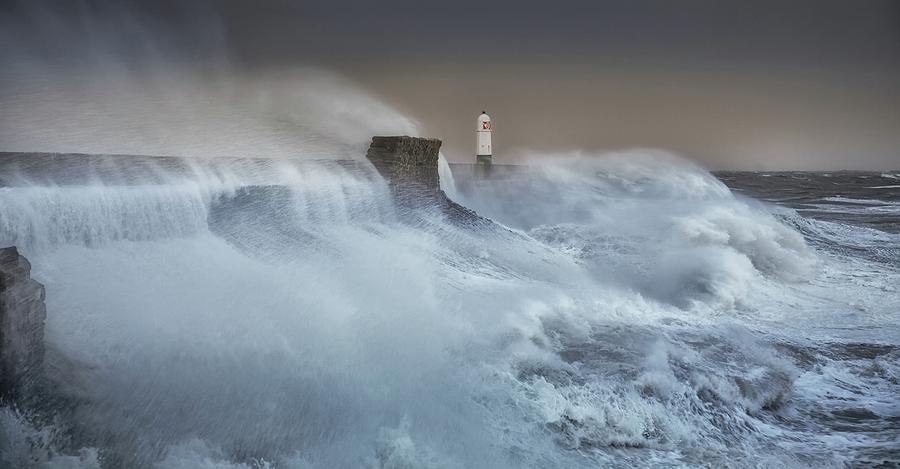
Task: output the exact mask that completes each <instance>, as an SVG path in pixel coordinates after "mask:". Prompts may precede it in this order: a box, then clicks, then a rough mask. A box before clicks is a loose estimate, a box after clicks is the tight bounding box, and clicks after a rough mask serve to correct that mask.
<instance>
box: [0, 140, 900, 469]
mask: <svg viewBox="0 0 900 469" xmlns="http://www.w3.org/2000/svg"><path fill="white" fill-rule="evenodd" d="M556 161H558V163H556V164H553V165H550V166H544V167H542V168H540V169H539V170H537V174H536V175H532V177H531V179H530V180H529V191H517V190H516V189H517V188H516V187H514V185H512V186H510V185H506V186H504V185H498V186H493V187H489V188H488V189H489V191H488V192H486V193H484V192H482V193H477V194H470V195H469V196H468V197H469V199H468V200H464V199H462V198H461V199H460V200H461V201H463V202H466V203H468V204H469V205H470V206H473V207H474V208H476V209H478V210H480V211H481V212H482V213H484V214H485V215H487V216H490V217H492V218H494V219H495V220H498V221H500V222H503V223H506V224H507V225H508V226H511V227H513V228H514V229H516V230H521V231H506V230H502V229H487V230H481V231H478V230H473V229H466V228H461V227H457V226H456V225H454V224H453V223H451V222H450V221H448V220H445V219H444V218H443V216H442V215H440V214H438V213H430V212H424V213H419V214H414V216H415V218H416V219H418V220H419V222H415V223H410V222H409V218H408V215H409V214H407V215H406V216H404V217H399V214H398V213H396V210H397V209H395V208H394V206H393V203H392V201H391V199H390V195H389V191H388V190H387V187H386V185H385V183H384V181H383V180H381V179H380V178H379V177H378V176H377V175H376V174H375V173H374V171H372V170H356V171H349V170H347V169H345V168H341V167H340V166H336V165H329V164H325V163H289V162H284V163H281V164H278V165H275V166H274V167H269V166H265V167H264V168H262V169H259V170H258V171H249V172H247V171H246V168H244V170H245V171H243V172H242V174H231V175H230V176H229V175H228V174H227V172H225V173H219V174H220V176H221V175H224V176H222V177H216V178H211V179H210V178H197V177H195V176H180V177H179V178H170V182H169V183H166V184H159V183H155V184H152V185H138V186H108V185H103V184H95V185H90V186H67V187H47V186H34V185H30V186H23V187H13V188H6V189H3V191H2V192H0V200H2V201H3V203H2V204H0V240H2V244H9V243H11V242H15V243H18V244H20V245H21V246H22V247H23V252H24V253H25V254H26V255H27V256H28V257H29V258H30V259H31V261H32V264H33V266H34V275H35V277H36V278H37V279H38V280H40V281H41V282H42V283H44V284H45V285H46V287H47V291H48V295H47V303H48V321H47V340H48V344H49V346H50V347H51V349H52V353H51V355H50V360H51V363H55V364H56V366H58V367H60V368H62V369H65V370H66V371H65V372H64V373H63V372H59V373H57V374H55V375H54V376H53V379H54V380H55V382H56V384H57V385H58V386H60V389H61V390H62V391H63V392H64V393H65V394H67V395H69V396H70V397H73V398H77V399H80V400H81V402H82V404H81V405H80V406H78V407H77V410H76V411H75V412H74V414H72V416H71V417H70V418H69V420H68V422H64V423H60V424H59V425H62V427H65V428H62V427H58V428H55V431H57V432H61V431H67V432H70V433H72V434H75V435H77V439H78V441H79V442H80V443H79V445H83V446H81V447H80V448H81V449H79V448H68V447H60V446H59V444H58V443H57V442H55V440H54V439H53V438H50V437H46V438H43V439H41V438H37V437H36V436H35V435H47V434H48V432H51V431H52V430H54V427H50V428H47V429H43V430H39V429H34V428H29V426H28V424H27V423H25V422H23V421H22V420H21V419H20V418H17V417H15V416H12V415H9V411H8V410H7V411H6V412H7V413H6V414H4V422H5V423H4V424H3V431H4V432H6V433H7V434H9V435H11V436H10V438H8V441H9V442H10V443H7V446H5V447H3V448H2V449H3V452H2V454H3V458H4V461H6V462H8V463H10V464H14V465H15V464H19V463H21V461H25V460H29V459H31V460H37V461H44V462H45V463H46V464H48V465H49V466H52V467H59V466H61V465H64V464H72V465H75V466H76V467H78V466H79V465H80V467H95V466H96V465H97V464H98V458H99V460H100V461H104V463H105V464H108V465H112V466H116V465H127V466H133V465H139V466H140V465H145V466H150V467H166V468H169V467H171V468H176V467H203V466H204V465H205V466H209V467H268V465H274V466H275V467H361V466H372V467H548V466H557V467H559V466H569V467H572V466H582V465H583V466H593V465H596V464H598V463H599V464H614V463H615V464H628V465H646V464H651V463H654V462H655V463H662V462H667V463H672V464H687V465H693V464H698V463H700V462H701V461H718V462H719V463H724V461H730V462H731V463H732V464H736V465H740V466H743V465H753V464H758V463H759V462H760V461H762V464H764V465H767V466H777V465H783V466H797V465H829V464H832V463H836V464H840V461H842V460H850V459H851V458H852V455H853V448H855V447H859V446H865V447H872V446H877V444H878V443H877V442H874V443H873V442H872V438H876V439H877V437H871V436H867V435H862V434H860V435H857V436H856V437H853V438H855V439H853V438H851V437H850V436H852V434H851V435H850V436H847V435H844V434H835V435H832V436H830V437H828V438H824V437H823V436H822V433H821V430H816V428H817V426H821V424H818V423H816V422H815V421H814V419H811V418H810V417H809V416H808V415H807V414H806V412H807V408H806V407H803V405H807V406H811V405H813V404H815V405H817V406H824V408H825V409H827V410H828V411H830V410H831V408H830V407H829V406H831V405H834V404H833V403H832V401H828V400H827V399H824V398H821V397H816V396H820V395H821V394H822V393H823V392H832V395H843V394H845V391H843V390H842V389H843V388H842V387H841V386H843V384H842V383H845V382H846V379H839V378H830V377H829V375H830V374H833V373H844V374H848V376H849V377H852V379H855V380H864V379H867V378H865V375H864V374H859V373H865V368H864V367H861V368H859V369H855V368H852V367H851V368H847V367H846V365H843V364H842V362H835V361H832V362H831V363H832V364H830V365H828V367H826V368H825V370H826V371H825V373H826V374H821V373H820V372H816V371H812V372H811V371H807V370H805V369H800V368H798V367H797V365H796V364H795V362H794V361H793V360H792V359H791V356H790V355H786V354H785V353H784V352H783V351H781V350H782V349H780V348H778V347H776V346H775V345H774V344H778V343H784V344H794V345H797V346H807V345H811V346H812V345H813V344H810V343H809V342H808V340H807V339H805V337H806V335H805V332H804V330H803V324H804V323H805V322H808V321H815V322H825V323H832V322H836V323H838V324H837V325H847V324H850V325H863V326H865V330H871V329H869V328H870V327H883V326H886V325H887V324H890V323H891V321H894V320H895V319H896V317H895V313H890V311H892V310H891V307H892V306H890V304H895V305H896V301H897V295H896V291H891V290H881V291H880V293H877V292H878V290H877V289H874V290H873V289H872V288H871V287H870V286H868V285H865V284H861V285H858V286H857V287H853V288H845V289H844V290H842V292H847V291H855V292H857V293H858V295H859V296H860V297H865V296H866V295H869V296H871V295H872V294H873V292H875V293H877V294H879V295H880V300H879V299H878V298H875V299H873V300H871V301H870V303H869V304H868V306H867V308H869V309H867V310H865V311H864V312H863V313H858V314H857V316H856V317H855V318H850V319H846V318H845V319H840V318H838V316H839V315H837V314H836V313H837V312H839V311H841V310H842V308H841V307H840V306H838V305H837V304H836V302H839V301H841V294H840V293H839V294H835V293H834V292H832V293H830V294H829V291H828V290H829V289H833V288H834V286H835V285H838V284H841V283H842V282H844V281H845V279H846V278H847V277H846V275H843V274H842V273H841V272H842V270H841V269H843V268H845V267H846V264H834V263H833V262H838V261H837V260H833V261H832V260H829V259H823V258H822V254H816V253H815V252H814V251H812V250H811V249H810V248H809V247H807V246H806V244H805V243H804V241H803V238H802V237H801V236H800V235H799V234H798V233H797V232H796V231H794V230H792V229H791V228H789V227H787V226H786V225H784V224H782V223H780V222H779V221H777V220H776V219H775V218H774V217H773V216H772V215H770V214H769V213H768V212H767V211H766V210H765V209H764V207H761V206H755V205H753V204H751V203H748V202H745V201H742V200H739V199H736V198H735V197H734V196H732V195H731V193H730V192H729V191H728V190H727V188H725V187H724V186H723V185H722V184H721V183H720V182H718V181H717V180H715V179H714V178H713V177H711V176H710V175H708V174H707V173H705V172H703V171H702V170H700V169H698V168H695V167H693V166H692V165H690V164H688V163H686V162H684V161H681V160H679V159H677V158H675V157H672V156H670V155H663V154H658V153H645V152H634V153H626V154H617V155H607V156H600V157H582V158H575V159H569V160H556ZM257 164H259V163H257ZM273 168H274V170H273ZM273 171H274V173H273ZM200 173H203V172H200ZM248 173H249V176H248ZM276 173H277V175H278V176H275V174H276ZM193 174H198V173H197V172H194V173H193ZM154 177H155V178H157V179H156V181H157V182H158V178H159V177H160V176H159V174H155V175H154ZM260 178H262V179H271V180H274V181H277V182H278V186H277V187H260V186H258V182H259V181H260ZM222 181H228V183H227V184H225V183H223V182H222ZM445 184H446V183H445ZM857 267H860V268H861V267H864V265H863V266H857ZM860 268H857V269H856V270H854V271H853V272H861V269H860ZM869 268H870V269H875V267H874V266H869ZM823 269H824V270H823ZM823 272H824V274H823ZM885 274H887V275H895V276H896V273H893V274H891V273H890V272H884V271H882V275H885ZM829 276H833V277H834V278H832V279H829ZM895 278H897V277H895ZM810 282H811V283H810ZM854 288H855V289H854ZM879 302H880V303H881V305H880V306H879ZM890 302H893V303H890ZM885 304H887V306H885ZM822 308H828V309H822ZM893 311H896V310H893ZM860 314H862V315H863V316H860ZM892 314H894V315H892ZM835 318H837V319H835ZM823 320H824V321H823ZM814 330H816V331H817V332H816V333H817V334H820V335H821V334H826V337H832V336H827V334H830V333H833V332H834V331H833V330H829V329H828V328H827V327H816V328H814ZM865 330H864V331H863V334H864V335H865V334H869V335H871V334H870V333H866V332H865ZM761 331H765V333H761ZM892 334H893V332H884V333H883V335H881V337H883V338H886V339H890V337H891V336H892ZM881 366H882V367H883V369H885V370H887V371H886V372H887V373H894V374H895V375H896V373H897V369H896V366H895V364H891V362H890V361H884V362H883V364H882V365H881ZM854 370H856V371H854ZM847 379H851V378H847ZM860 386H864V389H866V391H865V392H866V393H867V394H868V395H869V396H870V397H869V398H866V399H863V400H862V401H861V402H860V404H859V405H861V406H864V407H867V408H872V409H873V411H877V415H879V416H882V417H885V416H891V415H894V416H896V408H894V407H892V406H891V404H890V400H889V399H890V398H889V397H888V396H890V393H891V392H893V391H895V387H896V386H892V385H890V384H889V382H888V381H883V380H878V379H876V380H875V381H874V382H871V383H869V384H866V382H862V383H861V384H860ZM823 389H831V390H832V391H823ZM804 403H809V404H804ZM879 403H881V404H879ZM801 404H802V405H801ZM838 405H839V403H838ZM879 406H880V407H879ZM798 407H799V409H798ZM783 419H787V421H788V422H796V424H789V425H786V424H785V423H784V420H783ZM29 438H31V439H30V440H29ZM48 448H49V449H50V451H49V452H46V451H47V449H48ZM847 448H850V450H849V452H848V450H847ZM54 464H56V465H57V466H53V465H54Z"/></svg>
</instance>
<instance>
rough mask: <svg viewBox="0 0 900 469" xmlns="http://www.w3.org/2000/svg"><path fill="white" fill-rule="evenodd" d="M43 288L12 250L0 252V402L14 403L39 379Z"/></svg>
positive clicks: (30, 389)
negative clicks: (10, 401) (1, 400)
mask: <svg viewBox="0 0 900 469" xmlns="http://www.w3.org/2000/svg"><path fill="white" fill-rule="evenodd" d="M46 317H47V309H46V307H45V305H44V286H43V285H41V284H40V283H38V282H37V281H35V280H34V279H32V278H31V264H30V263H29V262H28V259H26V258H25V257H23V256H22V255H21V254H19V251H18V250H17V249H16V248H15V247H8V248H3V249H0V399H3V400H18V399H20V398H23V397H27V396H28V395H29V394H30V393H32V392H33V391H35V390H36V389H37V388H38V386H39V385H40V382H41V380H42V379H43V362H44V319H45V318H46Z"/></svg>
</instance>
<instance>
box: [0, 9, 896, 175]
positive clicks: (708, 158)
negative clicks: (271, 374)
mask: <svg viewBox="0 0 900 469" xmlns="http://www.w3.org/2000/svg"><path fill="white" fill-rule="evenodd" d="M26 4H28V5H27V6H23V5H26ZM46 11H53V12H55V13H54V14H53V15H49V16H50V17H53V18H54V20H53V21H52V22H54V23H66V22H72V23H73V24H74V26H72V27H73V28H74V30H76V31H77V30H79V28H81V29H83V30H87V29H95V28H100V29H103V28H111V29H117V30H125V31H128V30H131V29H133V30H136V31H137V30H139V31H140V32H141V33H140V34H135V35H133V36H128V37H126V38H125V39H124V40H122V41H115V42H117V43H116V44H115V45H114V46H115V47H117V48H122V49H124V50H127V51H128V53H129V54H132V53H133V54H140V53H147V49H148V47H147V45H146V41H147V40H148V38H150V39H151V40H152V41H157V42H158V43H159V44H163V46H160V49H164V50H176V51H177V52H178V59H177V60H176V59H174V58H172V59H171V61H172V62H173V63H172V64H167V63H166V61H167V60H169V58H166V57H164V58H163V59H160V60H161V62H160V63H162V64H163V65H160V66H173V67H174V66H177V64H176V63H175V62H181V63H184V62H191V63H193V64H207V63H208V64H209V65H210V66H213V65H216V64H226V65H225V67H227V68H228V70H230V71H231V72H230V73H252V72H257V71H261V70H262V71H276V72H277V71H278V70H287V69H291V68H294V67H298V66H316V67H321V68H325V69H329V70H334V71H337V72H339V73H341V74H343V75H345V76H347V77H348V78H349V79H351V80H352V81H354V82H356V83H358V84H359V85H360V86H361V87H363V88H365V89H368V90H370V91H371V92H373V93H374V94H376V95H378V96H379V97H381V98H382V99H383V100H384V101H386V102H388V103H389V104H391V105H393V106H394V107H396V108H398V109H400V110H402V111H403V112H405V113H408V114H409V115H410V116H411V117H412V118H414V119H415V120H417V121H418V122H419V123H420V125H421V127H422V129H423V132H424V133H426V134H427V135H429V136H437V137H440V138H442V139H443V140H444V151H445V154H446V155H447V156H448V157H449V158H450V159H452V160H455V161H465V160H467V159H472V158H473V157H472V153H473V152H474V135H473V134H474V125H475V122H474V121H475V118H476V116H477V115H478V114H479V113H480V111H482V110H487V111H488V112H489V113H490V114H491V116H492V117H493V119H494V130H495V135H494V139H495V141H494V149H495V153H496V155H495V160H497V161H504V160H509V161H511V160H513V159H514V158H515V157H516V155H519V154H521V153H524V152H534V151H537V152H563V151H570V150H580V151H586V152H601V151H606V150H616V149H622V148H631V147H654V148H662V149H667V150H671V151H674V152H677V153H680V154H682V155H684V156H686V157H689V158H692V159H695V160H697V161H699V162H701V163H703V164H705V165H706V166H708V167H710V168H713V169H720V168H739V169H827V170H833V169H840V168H853V169H896V168H900V2H897V1H893V0H885V1H880V0H847V1H836V0H814V1H813V0H792V1H760V0H755V1H725V0H709V1H706V0H703V1H701V0H687V1H670V0H659V1H647V0H621V1H597V0H594V1H590V0H586V1H554V2H528V1H508V0H500V1H482V2H475V1H444V2H431V1H423V0H418V1H412V0H410V1H377V2H375V1H359V2H341V1H314V2H310V1H299V0H293V1H292V0H263V1H259V0H257V1H251V0H246V1H239V0H223V1H207V2H183V1H181V2H177V1H153V2H151V1H134V2H132V3H129V4H127V6H123V3H122V2H97V1H80V2H79V1H72V2H62V1H60V2H56V3H54V2H44V3H42V6H41V7H40V8H36V7H35V6H34V2H9V1H6V2H3V3H2V7H0V14H3V15H5V17H6V18H5V19H4V21H5V24H6V25H9V24H12V23H15V24H17V25H35V24H37V23H42V24H43V23H46V22H47V17H48V15H47V14H46ZM110 11H113V13H109V12H110ZM38 12H40V13H38ZM123 12H126V13H123ZM122 15H126V17H127V18H128V21H127V22H126V23H127V24H126V25H124V26H123V25H122V24H104V23H117V22H118V23H122V21H119V20H121V18H122ZM41 27H46V25H43V26H41ZM53 27H54V28H58V27H59V24H56V25H55V26H53ZM129 28H130V29H129ZM7 29H8V30H9V28H7ZM35 36H42V34H39V33H35ZM41 41H43V42H41ZM72 41H75V42H84V41H83V38H72V37H67V38H66V39H65V40H64V41H60V38H59V37H54V35H53V34H49V35H47V34H44V35H43V39H40V40H36V43H39V44H38V46H36V47H37V49H35V50H37V52H36V53H38V54H43V55H46V56H47V57H48V58H69V59H71V58H72V56H73V55H78V54H79V53H82V52H83V50H82V49H79V51H81V52H78V51H74V50H73V49H72V48H71V47H69V45H68V44H61V43H60V42H65V43H69V42H72ZM92 41H93V42H92ZM104 41H105V40H101V41H97V40H96V37H94V38H93V39H92V40H89V41H87V43H89V44H92V47H93V46H96V47H111V46H110V44H106V43H104ZM7 44H9V41H8V40H7ZM150 49H152V50H151V52H152V51H155V50H156V49H155V48H150ZM7 52H8V51H7ZM30 53H35V52H34V51H31V52H30ZM7 118H8V116H7ZM0 143H2V142H0Z"/></svg>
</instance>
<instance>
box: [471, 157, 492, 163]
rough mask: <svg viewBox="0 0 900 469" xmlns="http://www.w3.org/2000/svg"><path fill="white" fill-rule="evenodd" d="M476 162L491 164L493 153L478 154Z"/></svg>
mask: <svg viewBox="0 0 900 469" xmlns="http://www.w3.org/2000/svg"><path fill="white" fill-rule="evenodd" d="M475 164H486V165H490V164H491V155H476V156H475Z"/></svg>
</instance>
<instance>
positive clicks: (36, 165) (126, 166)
mask: <svg viewBox="0 0 900 469" xmlns="http://www.w3.org/2000/svg"><path fill="white" fill-rule="evenodd" d="M440 147H441V141H440V140H438V139H433V138H417V137H409V136H387V137H374V138H373V139H372V142H371V145H370V146H369V149H368V151H367V153H366V157H367V158H368V160H369V161H370V162H371V164H372V166H374V168H375V169H376V170H377V171H378V173H379V174H381V175H382V177H384V178H385V180H386V181H387V182H388V184H389V186H390V189H391V193H392V195H393V197H394V198H395V201H396V204H397V206H398V208H400V209H401V210H400V212H401V214H402V216H404V217H407V218H409V219H411V220H413V221H416V220H418V218H417V217H419V216H420V215H419V214H421V213H424V212H421V211H419V210H415V209H419V208H426V209H436V210H438V211H439V213H443V214H444V215H445V216H447V218H448V219H449V220H450V221H452V222H455V223H457V224H459V225H463V226H469V227H482V228H490V229H499V226H498V225H495V224H493V223H492V222H490V221H489V220H486V219H483V218H481V217H479V216H478V215H476V214H475V213H474V212H473V211H471V210H469V209H467V208H465V207H462V206H460V205H458V204H456V203H454V202H453V201H451V200H449V199H448V198H447V197H446V195H445V194H444V192H443V191H441V189H440V177H439V171H438V157H439V151H440ZM292 162H294V163H297V164H300V165H301V166H302V164H305V163H304V162H303V160H296V161H294V160H292ZM283 163H284V161H283V160H281V161H279V160H268V159H259V158H181V157H168V156H139V155H92V154H75V153H68V154H59V153H12V152H0V188H2V187H7V188H15V187H21V186H33V185H37V186H47V187H56V186H78V185H92V184H104V185H122V186H128V185H148V184H160V185H163V184H167V183H170V182H171V181H172V180H173V178H176V179H177V178H178V177H180V176H192V175H193V176H201V177H202V176H213V177H214V176H215V173H216V171H217V170H226V171H227V172H230V173H233V174H241V171H242V170H245V169H246V170H253V171H259V170H260V168H261V167H262V168H263V169H264V170H265V169H266V168H269V169H272V172H271V173H268V172H267V171H263V172H262V176H261V178H262V179H263V180H265V177H266V176H265V175H266V174H273V175H274V174H277V171H278V167H277V165H278V164H283ZM307 163H309V164H322V162H309V161H307ZM327 164H336V165H340V166H342V167H345V168H351V169H355V170H367V171H371V169H370V168H371V167H370V166H368V163H366V162H365V161H364V160H329V161H328V163H327ZM272 185H278V182H274V183H272ZM411 209H412V210H411ZM44 294H45V293H44V287H43V285H41V284H40V283H38V282H37V281H35V280H34V279H32V278H31V264H30V263H29V262H28V260H27V259H26V258H25V257H24V256H22V255H21V254H20V253H19V251H18V249H17V248H16V247H15V246H9V247H2V249H0V401H2V402H6V403H10V402H13V403H16V404H20V405H27V403H28V401H30V400H33V399H37V398H38V397H37V396H40V395H44V391H46V389H42V387H45V384H44V374H45V372H44V354H45V353H44V351H45V346H44V321H45V318H46V307H45V304H44ZM50 294H51V295H52V292H50ZM29 397H30V398H32V399H29Z"/></svg>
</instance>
